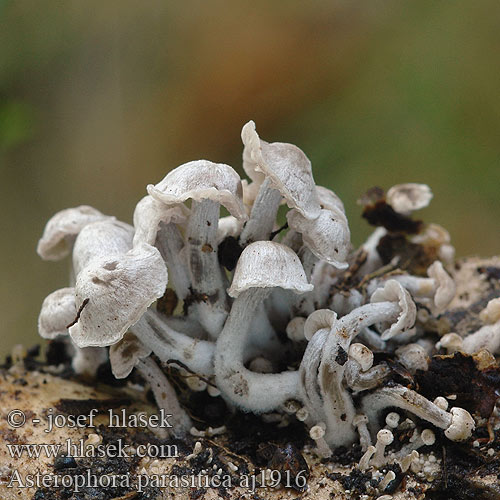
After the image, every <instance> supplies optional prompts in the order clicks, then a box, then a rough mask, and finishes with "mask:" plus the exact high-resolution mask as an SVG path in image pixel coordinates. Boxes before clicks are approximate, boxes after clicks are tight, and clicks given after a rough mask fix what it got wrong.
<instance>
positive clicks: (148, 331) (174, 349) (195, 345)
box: [130, 310, 215, 376]
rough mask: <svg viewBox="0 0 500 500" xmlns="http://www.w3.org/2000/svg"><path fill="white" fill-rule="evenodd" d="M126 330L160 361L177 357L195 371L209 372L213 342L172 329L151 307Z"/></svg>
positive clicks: (211, 362) (198, 372)
mask: <svg viewBox="0 0 500 500" xmlns="http://www.w3.org/2000/svg"><path fill="white" fill-rule="evenodd" d="M130 331H131V332H132V333H133V334H134V335H135V336H136V337H137V338H138V339H139V340H140V341H141V342H142V343H143V344H144V345H145V346H147V347H148V348H149V349H151V350H152V351H153V352H154V353H155V354H156V356H158V358H159V359H160V360H161V361H163V362H167V361H171V360H175V361H180V362H181V363H183V364H184V365H186V366H187V367H188V368H189V369H190V370H192V371H193V372H195V373H197V374H198V375H204V376H210V375H213V372H214V369H213V356H214V348H215V344H214V343H213V342H210V341H208V340H199V339H193V338H191V337H189V336H187V335H185V334H183V333H180V332H177V331H175V330H173V329H172V328H170V327H169V326H168V325H167V324H166V323H165V322H164V321H162V320H161V319H160V317H159V316H158V315H157V313H155V312H154V311H152V310H148V311H147V312H146V314H144V316H142V318H141V319H140V320H139V321H138V322H137V323H136V324H135V325H134V326H132V327H130Z"/></svg>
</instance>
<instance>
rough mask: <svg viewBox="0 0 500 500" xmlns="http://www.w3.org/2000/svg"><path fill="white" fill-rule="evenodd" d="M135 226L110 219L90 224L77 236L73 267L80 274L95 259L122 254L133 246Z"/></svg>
mask: <svg viewBox="0 0 500 500" xmlns="http://www.w3.org/2000/svg"><path fill="white" fill-rule="evenodd" d="M133 238H134V228H133V227H132V226H130V225H129V224H125V223H124V222H120V221H117V220H116V219H108V220H104V221H100V222H94V223H92V224H88V225H87V226H85V227H84V228H83V229H82V230H81V231H80V234H79V235H78V236H77V238H76V241H75V246H74V248H73V269H74V272H75V275H76V276H78V274H79V273H80V271H82V269H84V268H85V267H86V266H87V265H88V264H90V262H91V261H92V260H93V259H96V258H101V259H102V258H109V257H113V256H115V255H121V254H123V253H125V252H127V251H128V250H130V249H131V248H132V241H133Z"/></svg>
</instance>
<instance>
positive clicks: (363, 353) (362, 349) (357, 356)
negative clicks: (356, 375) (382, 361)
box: [349, 343, 373, 372]
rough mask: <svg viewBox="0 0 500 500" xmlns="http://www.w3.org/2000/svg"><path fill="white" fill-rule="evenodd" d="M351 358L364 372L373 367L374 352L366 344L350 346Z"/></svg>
mask: <svg viewBox="0 0 500 500" xmlns="http://www.w3.org/2000/svg"><path fill="white" fill-rule="evenodd" d="M349 358H351V359H353V360H354V361H357V362H358V363H359V366H361V370H362V371H364V372H366V370H369V369H370V368H371V367H372V366H373V352H372V351H370V349H368V347H366V346H365V345H364V344H358V343H356V344H351V345H350V346H349Z"/></svg>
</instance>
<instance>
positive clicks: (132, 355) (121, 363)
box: [109, 332, 152, 378]
mask: <svg viewBox="0 0 500 500" xmlns="http://www.w3.org/2000/svg"><path fill="white" fill-rule="evenodd" d="M151 352H152V351H151V349H148V348H147V347H146V346H145V345H144V344H143V343H142V342H141V341H140V340H139V339H138V338H137V337H136V336H135V335H134V334H133V333H131V332H127V333H126V334H125V335H124V337H123V338H122V339H121V340H120V341H119V342H117V343H116V344H113V345H112V346H111V347H110V348H109V361H110V362H111V371H112V372H113V375H114V376H115V377H116V378H127V377H128V376H129V375H130V373H131V372H132V370H133V369H134V367H135V365H136V364H137V361H139V359H143V358H147V357H148V356H149V355H150V354H151Z"/></svg>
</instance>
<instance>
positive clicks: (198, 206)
mask: <svg viewBox="0 0 500 500" xmlns="http://www.w3.org/2000/svg"><path fill="white" fill-rule="evenodd" d="M219 209H220V204H219V203H218V202H216V201H213V200H210V199H204V200H202V201H196V200H193V201H192V205H191V217H190V219H189V222H188V226H187V245H188V261H189V271H190V275H191V283H192V286H193V292H194V294H195V296H196V297H195V298H197V300H200V301H198V302H195V304H194V307H195V308H196V311H197V313H198V315H199V321H200V323H201V324H202V326H203V327H204V328H205V329H206V330H207V332H208V333H209V335H210V336H211V337H212V338H214V339H215V338H217V336H218V335H219V333H220V331H221V330H222V325H223V324H224V321H225V320H226V317H227V310H228V301H227V295H226V283H225V278H224V276H223V274H222V270H221V267H220V265H219V260H218V257H217V226H218V221H219ZM198 297H200V299H198Z"/></svg>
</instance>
